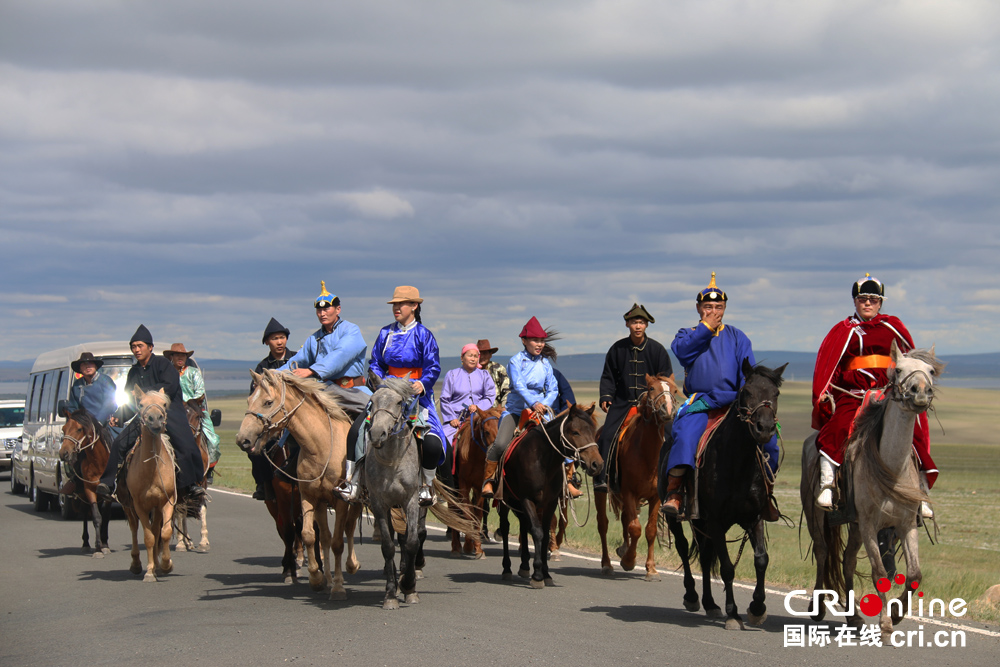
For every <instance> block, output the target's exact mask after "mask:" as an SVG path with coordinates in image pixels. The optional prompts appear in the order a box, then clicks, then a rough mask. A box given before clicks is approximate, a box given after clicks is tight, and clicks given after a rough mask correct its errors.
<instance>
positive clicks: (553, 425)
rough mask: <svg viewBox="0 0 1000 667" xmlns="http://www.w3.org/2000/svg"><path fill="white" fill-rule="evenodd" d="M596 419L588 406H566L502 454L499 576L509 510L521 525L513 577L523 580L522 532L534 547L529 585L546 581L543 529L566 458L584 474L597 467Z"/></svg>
mask: <svg viewBox="0 0 1000 667" xmlns="http://www.w3.org/2000/svg"><path fill="white" fill-rule="evenodd" d="M596 431H597V422H596V421H594V404H593V403H591V404H590V406H589V407H587V408H582V407H580V406H579V405H572V406H570V408H569V410H566V411H565V412H562V413H560V414H559V415H558V416H556V417H555V418H553V419H552V421H550V422H549V423H547V424H544V425H541V426H535V427H534V428H531V429H529V430H528V432H527V433H526V434H525V435H524V437H523V438H521V440H520V441H519V442H515V443H512V445H511V446H512V447H513V448H514V449H513V450H512V451H510V450H509V454H508V455H505V460H504V462H503V467H502V472H501V482H500V487H501V489H502V491H501V493H502V503H501V504H500V532H501V533H502V534H503V578H504V579H512V578H513V575H512V573H511V569H510V564H511V560H510V551H509V547H508V541H509V533H510V517H509V510H513V511H514V514H515V516H517V519H518V522H519V524H520V529H521V537H520V541H521V547H520V553H521V567H520V569H519V570H518V576H521V577H525V578H527V577H528V576H529V570H528V533H529V531H530V533H531V538H532V541H533V542H534V545H535V557H534V562H533V570H532V571H531V572H530V575H531V582H530V583H531V587H532V588H544V587H545V586H546V585H549V586H551V585H552V577H550V576H549V565H548V559H549V527H550V526H551V525H552V519H553V517H554V516H555V513H556V508H557V507H558V506H559V501H560V499H561V498H562V497H564V496H565V494H566V470H565V468H564V466H563V464H564V461H565V460H566V458H567V457H569V458H572V459H575V460H577V461H578V462H579V464H580V465H581V467H583V468H584V470H586V472H587V474H588V475H591V476H593V475H596V474H597V473H599V472H600V471H601V466H603V465H604V461H603V460H601V455H600V453H599V452H598V451H597V442H596V440H597V438H596Z"/></svg>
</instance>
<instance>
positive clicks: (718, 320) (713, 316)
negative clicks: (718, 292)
mask: <svg viewBox="0 0 1000 667" xmlns="http://www.w3.org/2000/svg"><path fill="white" fill-rule="evenodd" d="M722 315H723V312H722V311H721V310H706V311H705V317H703V318H702V320H701V321H702V322H704V323H705V326H707V327H708V328H709V329H711V330H712V331H715V330H716V329H718V328H719V325H720V324H722Z"/></svg>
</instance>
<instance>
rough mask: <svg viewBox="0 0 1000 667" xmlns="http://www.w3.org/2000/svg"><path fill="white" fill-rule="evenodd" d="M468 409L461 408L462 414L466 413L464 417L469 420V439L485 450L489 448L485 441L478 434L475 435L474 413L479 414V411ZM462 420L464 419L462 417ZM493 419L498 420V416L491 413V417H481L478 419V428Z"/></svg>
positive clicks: (483, 426)
mask: <svg viewBox="0 0 1000 667" xmlns="http://www.w3.org/2000/svg"><path fill="white" fill-rule="evenodd" d="M468 410H469V409H468V408H465V409H463V410H462V414H463V415H464V414H466V413H468V417H466V418H467V419H468V420H469V439H470V440H472V442H474V443H475V444H476V446H477V447H479V449H481V450H483V451H484V452H485V451H486V450H488V449H489V445H487V444H486V443H485V442H483V441H482V440H481V439H480V438H479V436H477V435H476V415H477V414H479V413H478V412H469V411H468ZM462 421H464V419H463V420H462ZM494 421H500V417H498V416H496V415H493V416H492V417H483V418H482V419H480V420H479V428H480V430H482V429H484V428H486V425H487V424H489V423H490V422H494Z"/></svg>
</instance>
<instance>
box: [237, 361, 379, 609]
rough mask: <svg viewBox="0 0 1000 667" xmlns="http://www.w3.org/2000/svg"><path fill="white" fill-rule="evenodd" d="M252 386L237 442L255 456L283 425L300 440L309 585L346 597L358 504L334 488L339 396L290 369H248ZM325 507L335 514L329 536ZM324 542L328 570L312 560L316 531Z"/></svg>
mask: <svg viewBox="0 0 1000 667" xmlns="http://www.w3.org/2000/svg"><path fill="white" fill-rule="evenodd" d="M250 375H251V376H253V381H254V383H255V384H256V387H257V388H256V390H255V391H254V392H253V393H252V394H250V396H249V398H247V411H246V416H245V417H244V418H243V423H242V424H241V425H240V430H239V432H238V433H237V434H236V443H237V444H238V445H239V446H240V448H241V449H243V450H244V451H251V452H253V453H254V454H259V453H260V452H261V451H262V450H263V448H264V444H265V443H266V442H267V441H268V439H269V438H270V437H273V436H276V435H277V434H279V433H280V432H281V430H282V429H285V428H287V429H288V431H289V432H290V433H291V434H292V436H293V437H294V438H295V440H296V441H297V442H298V443H299V461H298V471H297V473H296V474H297V475H298V477H299V479H298V480H297V481H298V483H299V494H300V495H301V503H302V544H303V549H304V551H305V552H306V554H307V555H308V556H309V584H310V585H311V586H312V588H313V590H316V591H321V590H324V589H325V588H329V589H330V599H331V600H345V599H347V590H346V589H345V588H344V573H343V571H342V569H341V568H342V559H343V554H344V542H345V537H346V542H347V571H348V573H350V574H353V573H355V572H357V571H358V567H359V565H358V559H357V555H356V554H355V553H354V527H355V525H356V523H357V519H358V517H359V516H360V514H361V506H360V505H358V504H349V503H347V502H346V501H345V500H344V499H343V498H341V497H340V494H339V493H338V492H337V491H336V487H337V484H338V482H339V481H340V480H341V479H342V478H343V474H344V460H345V459H346V457H347V432H348V430H349V429H350V427H351V419H350V418H349V417H348V416H347V413H345V412H344V410H343V409H342V408H341V407H340V405H339V404H338V402H337V399H336V398H335V397H334V396H333V395H332V394H329V393H326V392H324V391H323V389H324V385H323V384H322V383H320V382H318V381H317V380H313V379H302V378H299V377H296V376H295V375H293V374H292V373H288V372H281V373H278V372H275V371H272V370H269V369H265V370H264V372H263V373H262V374H259V375H258V374H257V373H254V372H253V371H251V372H250ZM327 507H332V508H333V509H334V510H335V512H336V523H335V524H334V530H333V533H332V534H331V532H330V525H329V523H328V521H327V512H326V509H327ZM314 526H315V527H318V528H319V539H320V543H321V545H322V551H323V553H322V561H323V563H326V573H325V575H324V573H323V572H321V571H320V562H319V559H317V558H316V555H315V554H316V549H315V545H316V531H315V528H314ZM331 549H332V551H333V556H334V561H333V563H334V571H333V573H332V575H331V572H330V552H331Z"/></svg>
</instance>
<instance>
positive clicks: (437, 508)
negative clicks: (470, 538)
mask: <svg viewBox="0 0 1000 667" xmlns="http://www.w3.org/2000/svg"><path fill="white" fill-rule="evenodd" d="M434 491H435V493H437V495H438V496H440V497H441V498H443V499H444V500H445V501H446V502H447V505H444V504H441V503H435V504H434V505H431V508H430V509H431V514H433V515H434V516H435V517H437V519H438V521H440V522H441V523H443V524H444V525H446V526H448V527H449V528H451V529H452V530H457V531H459V532H461V533H465V534H466V535H478V534H479V531H480V530H482V523H481V521H480V519H478V518H476V515H475V514H474V513H473V511H472V506H471V505H470V504H469V503H468V502H467V501H463V500H462V499H461V498H460V497H459V495H458V494H457V493H456V492H455V490H454V489H452V488H451V487H449V486H447V485H445V484H443V483H442V482H441V480H439V479H435V480H434Z"/></svg>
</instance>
